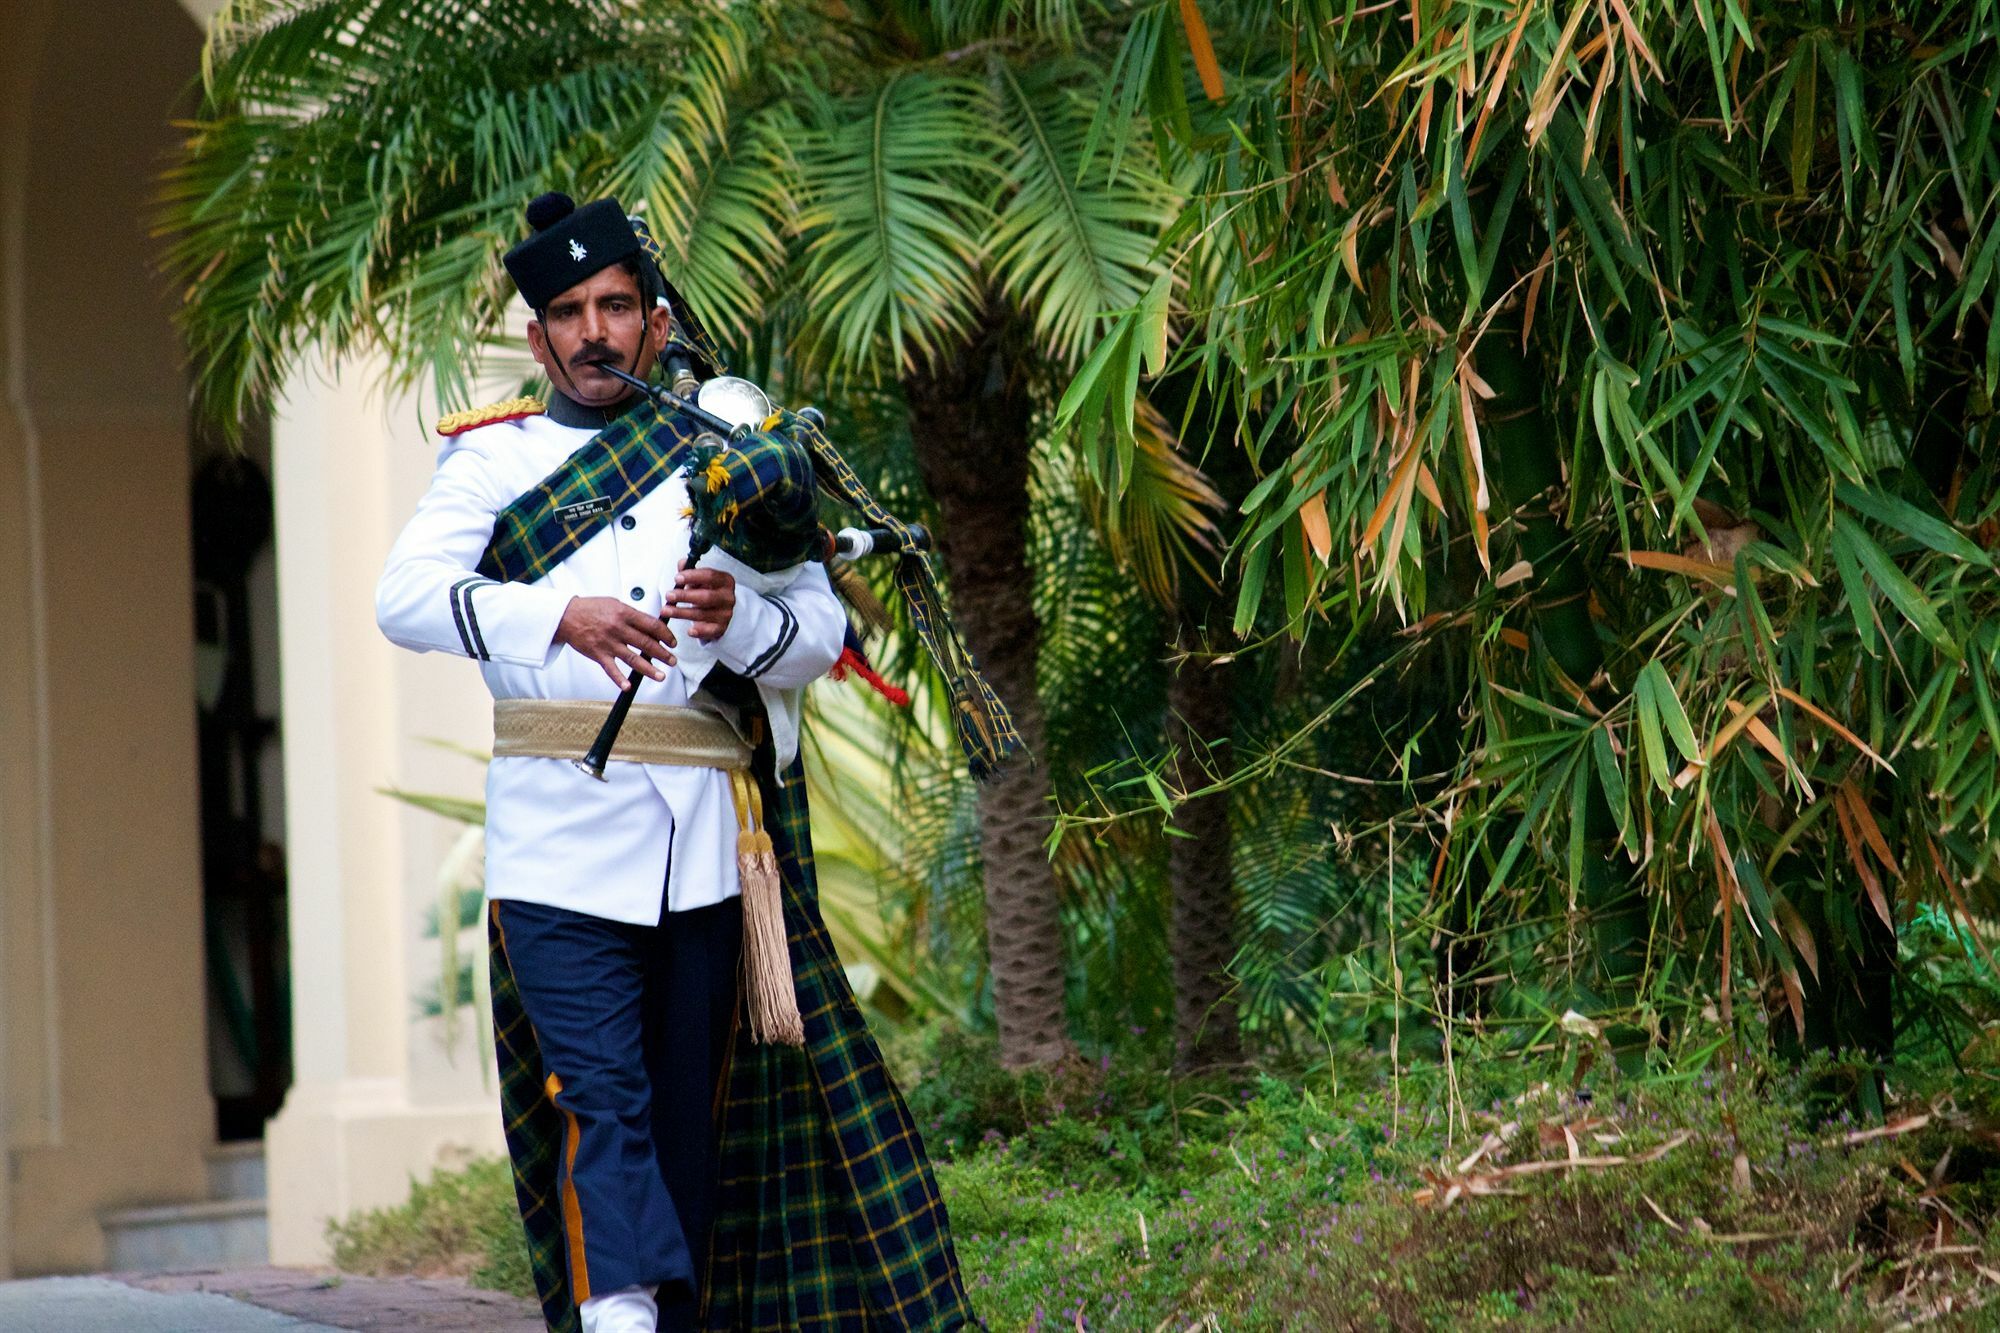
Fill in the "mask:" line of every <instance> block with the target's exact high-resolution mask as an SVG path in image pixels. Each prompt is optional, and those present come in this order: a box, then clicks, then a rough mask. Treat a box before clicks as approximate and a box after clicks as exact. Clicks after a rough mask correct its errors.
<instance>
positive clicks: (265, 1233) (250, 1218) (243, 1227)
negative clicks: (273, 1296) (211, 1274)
mask: <svg viewBox="0 0 2000 1333" xmlns="http://www.w3.org/2000/svg"><path fill="white" fill-rule="evenodd" d="M103 1221H104V1242H105V1253H104V1263H105V1267H106V1268H108V1269H110V1270H112V1271H114V1272H135V1271H157V1270H159V1269H163V1268H194V1267H200V1266H209V1267H226V1266H236V1267H245V1266H250V1265H255V1264H264V1263H268V1262H270V1258H271V1238H270V1227H269V1224H268V1223H267V1222H266V1220H265V1217H264V1201H263V1200H262V1199H223V1200H218V1201H215V1202H211V1203H173V1204H165V1205H162V1206H159V1207H153V1208H121V1209H118V1210H117V1211H116V1212H110V1213H106V1214H105V1215H104V1219H103Z"/></svg>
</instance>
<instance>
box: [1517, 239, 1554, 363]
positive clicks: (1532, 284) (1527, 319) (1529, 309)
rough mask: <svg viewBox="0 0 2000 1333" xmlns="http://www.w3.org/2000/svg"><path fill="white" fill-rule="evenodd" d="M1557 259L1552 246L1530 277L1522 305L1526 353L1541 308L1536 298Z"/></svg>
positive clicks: (1522, 333)
mask: <svg viewBox="0 0 2000 1333" xmlns="http://www.w3.org/2000/svg"><path fill="white" fill-rule="evenodd" d="M1555 259H1556V248H1555V247H1554V246H1553V245H1551V246H1550V247H1549V248H1548V249H1546V250H1544V251H1542V258H1541V262H1540V263H1538V264H1536V265H1535V271H1534V272H1533V273H1530V274H1529V275H1528V296H1527V299H1526V300H1525V301H1523V302H1522V304H1521V350H1522V351H1524V352H1525V351H1527V350H1528V335H1529V334H1530V333H1532V332H1533V331H1534V328H1535V313H1536V311H1537V310H1538V309H1539V308H1540V307H1539V306H1537V304H1536V302H1535V297H1536V296H1537V295H1539V294H1540V292H1541V290H1542V275H1543V274H1545V273H1547V272H1548V271H1549V267H1550V266H1551V265H1552V264H1554V263H1555Z"/></svg>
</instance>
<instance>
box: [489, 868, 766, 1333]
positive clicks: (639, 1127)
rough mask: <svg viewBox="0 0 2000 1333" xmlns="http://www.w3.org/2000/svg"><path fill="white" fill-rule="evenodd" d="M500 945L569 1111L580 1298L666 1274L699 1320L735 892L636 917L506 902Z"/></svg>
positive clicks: (545, 1069) (573, 1271)
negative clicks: (656, 918)
mask: <svg viewBox="0 0 2000 1333" xmlns="http://www.w3.org/2000/svg"><path fill="white" fill-rule="evenodd" d="M497 910H498V913H499V919H500V931H501V935H500V938H501V942H502V945H503V947H504V948H505V949H506V950H507V961H508V962H509V963H510V964H511V965H512V967H513V969H514V978H515V980H516V982H518V983H519V985H520V989H521V1002H522V1005H523V1007H524V1008H525V1009H526V1010H527V1014H528V1021H529V1023H530V1024H531V1025H532V1026H533V1027H534V1030H535V1040H536V1042H537V1044H538V1045H539V1046H540V1047H541V1052H542V1074H543V1078H544V1081H545V1085H546V1087H547V1089H548V1091H549V1094H550V1097H551V1098H552V1100H553V1101H554V1102H555V1105H556V1108H557V1109H558V1110H559V1111H561V1112H562V1115H563V1119H564V1122H565V1123H564V1135H565V1138H564V1144H563V1153H562V1212H563V1225H564V1231H565V1234H566V1236H567V1238H568V1256H569V1271H570V1284H571V1290H572V1291H573V1292H575V1294H576V1299H577V1301H578V1303H581V1302H583V1301H584V1300H586V1299H588V1298H589V1297H590V1296H593V1295H603V1294H606V1293H609V1292H612V1291H616V1290H618V1289H619V1288H621V1287H633V1286H641V1285H653V1284H656V1283H657V1284H659V1285H660V1328H661V1329H662V1330H663V1333H664V1331H665V1330H670V1329H675V1328H680V1327H685V1328H692V1327H693V1326H694V1318H693V1316H694V1310H695V1304H696V1299H697V1297H696V1293H697V1290H698V1284H699V1282H700V1280H701V1276H702V1273H703V1271H704V1268H705V1265H706V1263H707V1259H708V1232H709V1227H710V1225H711V1223H712V1222H713V1220H714V1217H715V1184H716V1156H715V1124H714V1116H715V1089H716V1081H717V1079H718V1077H719V1076H720V1073H721V1064H722V1058H723V1055H724V1052H725V1051H726V1050H727V1047H728V1042H729V1033H730V1027H731V1024H732V1022H733V1020H734V1017H735V1010H736V1003H737V994H738V965H739V964H738V959H739V955H740V952H741V949H742V938H743V934H742V932H743V913H742V907H741V903H740V902H739V900H737V899H734V898H732V899H729V900H728V901H726V902H721V903H717V904H716V905H714V906H712V907H703V908H697V909H696V910H694V911H691V912H662V913H661V914H660V924H659V925H657V926H633V925H627V924H625V923H623V922H618V921H606V920H604V919H602V918H600V917H592V916H585V915H583V914H582V913H580V912H571V911H566V910H564V909H562V908H559V907H546V906H543V905H542V904H539V903H523V902H510V901H501V902H499V903H498V904H497Z"/></svg>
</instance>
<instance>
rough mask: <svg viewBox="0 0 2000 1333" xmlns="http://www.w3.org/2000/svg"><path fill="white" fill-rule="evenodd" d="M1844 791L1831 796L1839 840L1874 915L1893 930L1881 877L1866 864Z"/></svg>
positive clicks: (1842, 789) (1841, 788) (1858, 834)
mask: <svg viewBox="0 0 2000 1333" xmlns="http://www.w3.org/2000/svg"><path fill="white" fill-rule="evenodd" d="M1846 790H1847V789H1846V788H1845V787H1840V788H1837V789H1835V791H1834V794H1833V814H1834V819H1835V820H1836V822H1837V823H1838V824H1839V827H1840V840H1841V842H1842V843H1843V844H1845V845H1846V848H1847V859H1848V861H1849V862H1850V863H1852V865H1853V866H1854V872H1855V873H1856V874H1858V875H1860V876H1861V887H1862V889H1863V890H1864V891H1865V892H1866V893H1867V894H1868V901H1869V902H1870V903H1871V904H1873V905H1874V908H1875V915H1877V916H1879V917H1881V918H1882V924H1883V925H1885V926H1887V927H1889V929H1891V930H1894V929H1895V928H1896V919H1895V916H1894V914H1893V913H1891V912H1890V910H1889V899H1888V898H1887V896H1886V895H1884V894H1883V892H1882V880H1881V877H1880V876H1878V875H1877V874H1876V873H1875V867H1873V866H1871V865H1869V864H1868V852H1867V849H1866V848H1864V847H1863V846H1862V845H1861V832H1860V830H1859V829H1857V828H1856V827H1855V826H1854V816H1853V814H1851V813H1850V812H1849V810H1848V803H1847V801H1846V800H1845V799H1844V796H1845V793H1846Z"/></svg>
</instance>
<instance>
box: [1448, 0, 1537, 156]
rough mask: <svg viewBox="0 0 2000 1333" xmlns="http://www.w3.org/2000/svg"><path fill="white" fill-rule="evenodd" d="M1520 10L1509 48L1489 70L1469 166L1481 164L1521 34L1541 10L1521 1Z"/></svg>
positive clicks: (1468, 152) (1467, 150)
mask: <svg viewBox="0 0 2000 1333" xmlns="http://www.w3.org/2000/svg"><path fill="white" fill-rule="evenodd" d="M1518 8H1519V10H1520V13H1519V15H1518V16H1517V17H1516V18H1515V20H1514V30H1513V31H1512V32H1511V33H1509V34H1507V45H1506V46H1505V47H1504V48H1503V49H1502V50H1501V52H1500V55H1499V57H1498V58H1497V59H1496V60H1495V61H1494V62H1493V63H1492V64H1491V65H1488V66H1487V69H1486V96H1485V97H1484V98H1482V99H1481V105H1480V109H1479V123H1478V124H1476V125H1474V126H1473V127H1472V138H1471V139H1470V140H1469V141H1467V143H1466V147H1465V160H1466V162H1467V164H1468V165H1469V164H1471V163H1474V162H1477V161H1478V160H1479V142H1480V140H1481V139H1484V138H1485V137H1486V122H1487V120H1488V119H1489V118H1490V117H1491V116H1492V115H1493V108H1494V107H1496V106H1498V105H1500V94H1501V93H1503V92H1504V91H1506V88H1507V75H1508V73H1509V72H1510V71H1511V70H1512V69H1513V68H1514V53H1515V52H1516V51H1518V50H1520V49H1521V34H1522V33H1524V32H1526V31H1527V29H1528V19H1529V17H1530V16H1531V15H1532V14H1534V12H1535V10H1536V8H1537V6H1535V5H1532V4H1529V3H1528V0H1519V5H1518Z"/></svg>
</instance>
